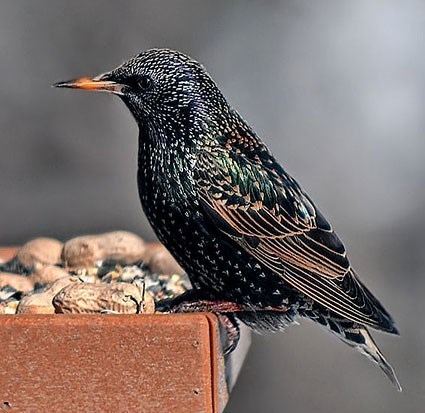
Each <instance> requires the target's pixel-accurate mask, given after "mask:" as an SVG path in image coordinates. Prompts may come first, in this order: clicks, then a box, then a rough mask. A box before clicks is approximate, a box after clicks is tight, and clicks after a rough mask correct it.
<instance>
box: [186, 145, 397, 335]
mask: <svg viewBox="0 0 425 413" xmlns="http://www.w3.org/2000/svg"><path fill="white" fill-rule="evenodd" d="M194 176H195V181H196V184H197V189H198V191H199V196H200V200H201V204H202V206H203V208H204V211H205V213H206V215H208V217H209V218H210V219H211V220H212V221H213V222H214V224H215V225H216V226H217V227H218V228H219V229H220V230H221V231H223V232H224V233H226V234H227V235H229V236H230V237H232V238H233V239H236V240H237V242H239V243H240V244H241V245H242V246H243V247H244V248H245V249H246V250H248V251H249V252H250V253H251V254H252V255H253V256H255V257H256V258H257V259H258V261H259V262H261V263H262V264H263V265H264V266H266V267H268V268H269V269H270V270H272V271H274V272H275V273H277V274H279V275H281V276H282V277H283V278H284V280H285V281H287V282H288V283H289V284H290V285H292V286H293V287H295V288H296V289H297V290H299V291H300V292H302V293H304V294H305V295H306V296H308V297H310V298H312V299H313V300H315V301H316V302H317V303H320V304H321V305H323V306H325V307H327V308H328V309H330V310H332V311H334V312H335V313H337V314H339V315H341V316H343V317H346V318H348V319H350V320H352V321H356V322H358V323H361V324H367V325H370V326H373V327H375V328H378V329H383V330H387V331H388V330H392V329H393V328H394V327H392V320H391V317H390V316H389V315H388V313H387V312H386V311H385V310H384V309H383V307H382V306H381V305H380V304H379V302H378V301H377V300H376V299H375V298H374V297H373V295H372V294H371V293H370V292H369V291H368V290H367V289H366V288H365V287H364V286H363V285H362V284H361V283H360V281H359V280H358V278H357V277H356V275H355V274H354V272H353V271H352V270H351V267H350V263H349V261H348V259H347V256H346V252H345V248H344V245H343V244H342V242H341V241H340V239H339V238H338V236H337V235H336V234H335V232H334V231H333V230H332V228H331V226H330V225H329V223H328V222H327V221H326V219H325V218H324V217H323V216H322V214H321V213H320V212H319V211H318V209H317V208H316V207H315V205H314V204H313V203H312V201H311V200H310V199H309V198H308V196H307V195H306V194H305V193H304V192H303V191H302V189H301V188H300V186H299V185H298V184H297V182H296V181H295V180H294V179H293V178H292V177H290V176H289V175H288V174H287V173H286V172H285V171H284V170H283V168H282V167H281V166H280V165H279V164H278V163H277V162H276V161H275V160H274V158H273V157H272V155H271V154H270V153H269V152H268V151H267V149H266V148H265V147H264V146H262V147H259V148H256V150H255V151H251V152H250V153H248V155H247V154H246V153H244V152H243V151H241V150H240V149H238V148H235V147H233V146H229V145H228V146H227V147H220V148H219V149H217V148H215V149H214V150H212V149H211V150H204V151H202V152H201V153H200V154H199V158H198V162H197V164H196V167H195V174H194Z"/></svg>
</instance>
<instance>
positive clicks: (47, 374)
mask: <svg viewBox="0 0 425 413" xmlns="http://www.w3.org/2000/svg"><path fill="white" fill-rule="evenodd" d="M4 251H6V254H3V255H0V258H3V257H4V258H10V257H11V256H13V251H12V250H10V253H9V254H7V252H8V251H7V250H5V249H3V250H0V254H2V253H3V252H4ZM249 344H250V335H249V333H248V332H247V330H245V329H243V330H242V339H241V342H240V344H239V346H238V348H237V350H236V351H234V352H233V353H232V354H231V355H230V357H227V358H226V360H224V358H223V356H222V352H221V344H220V334H219V326H218V321H217V319H216V317H215V316H214V315H212V314H207V313H205V314H204V313H202V314H201V313H197V314H176V315H161V314H158V315H74V314H72V315H66V314H55V315H26V314H21V315H0V411H3V410H4V411H10V412H57V413H60V412H102V413H104V412H143V413H150V412H155V413H157V412H165V413H166V412H178V413H180V412H188V413H198V412H199V413H218V412H222V411H223V409H224V407H225V405H226V402H227V400H228V397H229V393H230V390H231V388H232V387H233V385H234V383H235V380H236V378H237V375H238V373H239V371H240V368H241V366H242V363H243V359H244V358H245V355H246V353H247V351H248V348H249Z"/></svg>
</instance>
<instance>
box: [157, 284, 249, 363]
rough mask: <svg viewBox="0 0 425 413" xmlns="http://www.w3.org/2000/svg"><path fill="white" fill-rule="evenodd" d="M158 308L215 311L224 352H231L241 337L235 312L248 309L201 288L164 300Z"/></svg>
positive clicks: (167, 310) (193, 311)
mask: <svg viewBox="0 0 425 413" xmlns="http://www.w3.org/2000/svg"><path fill="white" fill-rule="evenodd" d="M157 310H159V311H162V312H168V313H196V312H209V313H214V314H215V315H216V316H217V318H218V321H219V326H220V337H221V341H222V348H223V354H224V355H227V354H230V353H231V352H232V351H233V350H234V349H235V348H236V346H237V344H238V342H239V338H240V330H239V325H238V322H237V320H236V317H235V316H234V314H233V313H237V312H241V311H246V310H247V307H246V306H242V305H241V304H237V303H234V302H231V301H224V300H215V299H213V298H212V297H211V296H207V295H205V293H204V292H202V291H199V290H194V289H193V290H189V291H186V292H185V293H184V294H181V295H179V296H178V297H175V298H173V299H168V300H162V301H160V302H159V303H158V304H157Z"/></svg>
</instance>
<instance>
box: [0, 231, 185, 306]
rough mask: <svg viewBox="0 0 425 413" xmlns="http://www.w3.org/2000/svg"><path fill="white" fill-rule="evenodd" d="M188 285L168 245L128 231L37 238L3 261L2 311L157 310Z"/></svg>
mask: <svg viewBox="0 0 425 413" xmlns="http://www.w3.org/2000/svg"><path fill="white" fill-rule="evenodd" d="M189 288H190V283H189V281H188V279H187V277H186V276H185V274H184V272H183V270H182V268H181V267H180V266H179V265H178V264H177V262H176V261H175V260H174V258H173V257H172V256H171V254H170V253H169V252H168V251H167V250H166V249H165V247H164V246H162V245H161V244H159V243H146V242H145V241H144V240H143V239H142V238H140V237H139V236H138V235H136V234H133V233H130V232H125V231H115V232H109V233H105V234H101V235H86V236H81V237H77V238H73V239H71V240H69V241H67V242H65V243H62V242H60V241H58V240H56V239H52V238H37V239H34V240H32V241H29V242H27V243H26V244H25V245H23V246H22V247H21V248H20V249H19V250H18V252H17V254H16V256H15V257H14V258H13V259H12V260H10V261H8V262H6V263H1V262H0V314H24V313H27V314H28V313H32V314H55V313H77V314H82V313H123V314H139V313H146V314H152V313H154V312H155V302H157V301H160V300H162V299H166V298H172V297H175V296H177V295H180V294H182V293H184V292H185V291H187V290H188V289H189Z"/></svg>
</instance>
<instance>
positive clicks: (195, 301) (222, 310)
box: [55, 49, 401, 390]
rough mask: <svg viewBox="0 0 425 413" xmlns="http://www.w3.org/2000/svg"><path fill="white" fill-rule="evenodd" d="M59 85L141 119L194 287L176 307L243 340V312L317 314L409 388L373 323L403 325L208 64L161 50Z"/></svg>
mask: <svg viewBox="0 0 425 413" xmlns="http://www.w3.org/2000/svg"><path fill="white" fill-rule="evenodd" d="M55 86H57V87H67V88H78V89H86V90H94V91H106V92H110V93H113V94H115V95H118V96H119V97H120V98H121V99H122V100H123V101H124V103H125V104H126V105H127V107H128V108H129V109H130V111H131V113H132V114H133V116H134V118H135V120H136V121H137V124H138V126H139V131H140V132H139V159H138V186H139V194H140V199H141V202H142V205H143V209H144V211H145V213H146V215H147V217H148V219H149V221H150V223H151V225H152V227H153V229H154V230H155V232H156V234H157V236H158V238H159V239H160V241H161V242H162V243H163V244H164V245H165V246H166V247H167V248H168V249H169V251H170V252H171V253H172V254H173V255H174V257H175V258H176V260H177V261H178V262H179V264H180V265H181V266H182V267H183V268H184V269H185V270H186V272H187V274H188V275H189V277H190V280H191V283H192V285H193V290H192V292H191V293H190V294H189V295H185V296H184V297H182V298H181V299H180V300H177V301H176V302H174V303H173V304H172V308H174V309H176V308H177V309H178V311H191V310H210V311H213V312H216V313H218V314H221V315H224V316H225V317H223V318H222V320H224V321H226V324H227V327H228V330H229V336H230V338H233V343H232V346H234V345H235V343H236V342H237V339H238V328H237V321H236V319H235V317H236V318H237V319H239V320H241V321H242V322H244V323H245V324H247V325H248V326H250V327H251V328H252V329H253V330H255V331H278V330H282V329H283V328H284V327H286V326H287V325H289V324H291V323H292V322H294V321H295V319H296V318H297V317H299V316H300V317H304V318H309V319H311V320H313V321H315V322H317V323H319V324H321V325H323V326H325V327H326V328H327V329H329V331H331V332H332V333H334V334H336V335H337V336H338V337H339V338H340V339H342V340H343V341H344V342H345V343H347V344H349V345H350V346H352V347H355V348H356V349H358V350H359V351H360V352H362V353H363V354H365V355H366V356H367V357H368V358H369V359H371V360H372V361H374V362H375V363H377V364H378V365H379V367H380V368H381V369H382V370H383V371H384V372H385V374H386V375H387V376H388V377H389V378H390V380H391V381H392V382H393V383H394V384H395V385H396V386H397V388H398V389H399V390H401V387H400V385H399V383H398V380H397V378H396V376H395V374H394V371H393V369H392V367H391V366H390V364H389V363H388V362H387V361H386V360H385V358H384V356H383V355H382V353H381V352H380V351H379V349H378V347H377V346H376V344H375V343H374V341H373V339H372V337H371V336H370V334H369V332H368V327H371V328H374V329H378V330H382V331H386V332H388V333H392V334H398V332H397V329H396V327H395V326H394V322H393V320H392V318H391V316H390V315H389V314H388V312H387V311H386V310H385V309H384V307H383V306H382V305H381V304H380V303H379V301H378V300H377V299H376V298H375V297H374V296H373V294H372V293H371V292H370V291H369V290H368V289H367V288H366V287H365V286H364V284H363V283H362V282H361V281H360V280H359V278H358V277H357V275H356V273H355V272H354V270H353V268H352V267H351V265H350V262H349V260H348V258H347V255H346V251H345V248H344V245H343V244H342V242H341V240H340V239H339V238H338V236H337V235H336V233H335V232H334V231H333V229H332V227H331V225H330V224H329V223H328V221H327V220H326V218H325V217H324V216H323V215H322V214H321V213H320V211H319V210H318V209H317V207H316V206H315V204H314V203H313V201H312V200H311V199H310V197H309V196H308V195H307V194H306V193H305V192H304V191H303V190H302V189H301V187H300V185H299V184H298V183H297V181H295V179H294V178H292V177H291V176H290V175H289V174H288V173H287V172H286V171H285V170H284V169H283V168H282V166H281V165H280V164H279V163H278V162H277V161H276V159H275V158H274V157H273V155H272V154H271V153H270V151H269V150H268V149H267V147H266V145H265V144H264V143H263V142H262V140H261V139H260V138H259V137H258V136H257V134H256V133H255V132H254V131H253V129H252V128H251V127H250V126H249V125H248V124H247V123H246V122H245V121H244V120H243V119H242V117H241V116H240V115H239V114H238V112H237V111H236V110H234V109H233V108H232V107H231V106H230V105H229V104H228V102H227V101H226V99H225V98H224V96H223V95H222V93H221V92H220V89H219V88H218V87H217V85H216V84H215V82H214V81H213V80H212V79H211V77H210V76H209V74H208V73H207V72H206V70H205V69H204V68H203V66H202V65H200V64H199V63H198V62H196V61H195V60H193V59H191V58H189V57H188V56H185V55H184V54H182V53H179V52H176V51H172V50H168V49H152V50H148V51H146V52H143V53H140V54H139V55H137V56H135V57H134V58H132V59H130V60H128V61H127V62H125V63H123V64H122V65H121V66H119V67H118V68H116V69H114V70H112V71H110V72H108V73H105V74H102V75H100V76H97V77H94V78H80V79H75V80H71V81H67V82H60V83H57V84H56V85H55Z"/></svg>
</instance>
